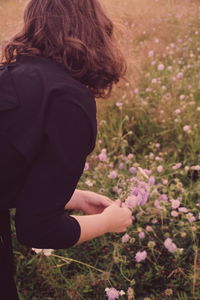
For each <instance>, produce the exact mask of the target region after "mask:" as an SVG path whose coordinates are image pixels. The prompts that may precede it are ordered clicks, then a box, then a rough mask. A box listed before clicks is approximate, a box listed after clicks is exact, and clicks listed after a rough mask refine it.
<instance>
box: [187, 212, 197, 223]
mask: <svg viewBox="0 0 200 300" xmlns="http://www.w3.org/2000/svg"><path fill="white" fill-rule="evenodd" d="M186 217H187V219H188V221H189V222H190V223H193V222H195V221H196V218H195V216H194V215H193V214H192V213H188V214H187V215H186Z"/></svg>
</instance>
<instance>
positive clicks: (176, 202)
mask: <svg viewBox="0 0 200 300" xmlns="http://www.w3.org/2000/svg"><path fill="white" fill-rule="evenodd" d="M102 2H103V4H104V6H105V8H106V10H107V12H108V14H109V15H110V16H111V18H112V19H113V20H114V22H115V23H116V32H115V34H116V38H117V40H118V42H119V44H120V46H121V47H122V49H123V53H124V55H125V57H126V58H127V63H128V70H127V75H126V79H125V80H122V81H121V82H120V83H119V84H118V85H117V86H116V87H114V89H113V92H112V94H111V96H110V97H109V99H97V108H98V115H97V117H98V138H97V142H96V148H95V150H94V151H93V153H92V154H91V155H90V156H89V157H88V160H87V163H86V166H85V170H84V173H83V176H82V177H81V180H80V182H79V184H78V188H80V189H84V190H92V191H95V192H98V193H101V194H104V195H106V196H109V197H110V198H111V199H113V200H115V199H121V200H122V201H124V202H125V203H126V205H127V206H128V207H129V208H130V209H131V210H132V212H133V219H134V221H133V226H131V227H129V229H128V231H127V232H126V233H122V234H106V235H105V236H103V237H100V238H96V239H93V240H91V241H89V242H85V243H83V244H81V245H80V246H78V247H75V248H73V249H66V250H55V251H40V252H39V253H36V252H35V251H33V250H32V249H30V248H27V247H25V246H22V245H20V244H19V243H18V241H17V240H16V237H15V231H14V226H13V243H14V254H15V261H16V280H17V286H18V290H19V294H20V300H68V299H73V300H79V299H80V300H92V299H93V300H103V299H109V300H115V299H121V300H125V299H127V300H200V3H199V1H192V0H123V1H121V0H102ZM25 3H26V1H24V0H21V1H20V0H15V1H14V0H0V42H1V43H3V41H4V40H5V39H7V40H8V39H9V38H10V37H11V36H12V35H13V34H14V33H15V32H17V30H18V29H20V26H21V24H22V19H21V18H22V12H23V8H24V5H25ZM13 215H14V211H13Z"/></svg>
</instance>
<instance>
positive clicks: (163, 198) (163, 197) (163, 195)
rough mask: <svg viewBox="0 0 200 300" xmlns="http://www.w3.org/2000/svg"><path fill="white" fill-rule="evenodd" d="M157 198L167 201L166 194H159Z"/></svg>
mask: <svg viewBox="0 0 200 300" xmlns="http://www.w3.org/2000/svg"><path fill="white" fill-rule="evenodd" d="M159 200H160V201H164V202H167V201H168V197H167V195H166V194H162V195H160V197H159Z"/></svg>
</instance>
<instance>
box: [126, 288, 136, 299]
mask: <svg viewBox="0 0 200 300" xmlns="http://www.w3.org/2000/svg"><path fill="white" fill-rule="evenodd" d="M127 295H128V300H132V299H134V298H135V292H134V289H133V288H132V287H129V288H128V290H127Z"/></svg>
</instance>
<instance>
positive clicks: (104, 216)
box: [99, 212, 110, 233]
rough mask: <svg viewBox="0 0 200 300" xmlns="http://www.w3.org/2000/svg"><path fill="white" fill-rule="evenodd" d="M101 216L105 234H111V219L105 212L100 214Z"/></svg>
mask: <svg viewBox="0 0 200 300" xmlns="http://www.w3.org/2000/svg"><path fill="white" fill-rule="evenodd" d="M99 216H100V217H101V223H102V225H103V231H104V233H108V232H110V218H109V217H108V216H107V214H105V213H104V212H102V213H101V214H99Z"/></svg>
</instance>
